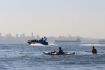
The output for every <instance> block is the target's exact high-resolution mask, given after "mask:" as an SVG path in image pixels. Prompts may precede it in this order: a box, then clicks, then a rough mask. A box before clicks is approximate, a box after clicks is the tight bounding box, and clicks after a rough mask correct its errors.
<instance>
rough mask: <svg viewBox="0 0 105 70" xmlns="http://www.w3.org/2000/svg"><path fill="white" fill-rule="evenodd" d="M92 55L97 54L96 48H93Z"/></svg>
mask: <svg viewBox="0 0 105 70" xmlns="http://www.w3.org/2000/svg"><path fill="white" fill-rule="evenodd" d="M92 53H93V54H97V50H96V48H95V47H94V46H93V48H92Z"/></svg>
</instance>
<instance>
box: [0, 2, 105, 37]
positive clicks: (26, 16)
mask: <svg viewBox="0 0 105 70" xmlns="http://www.w3.org/2000/svg"><path fill="white" fill-rule="evenodd" d="M104 3H105V1H104V0H1V1H0V33H2V34H7V33H12V34H13V35H14V34H22V33H25V34H26V35H30V33H31V32H33V33H34V34H36V35H40V36H68V35H72V36H82V37H93V38H105V32H104V30H105V20H104V18H105V4H104Z"/></svg>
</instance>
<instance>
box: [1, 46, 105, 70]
mask: <svg viewBox="0 0 105 70" xmlns="http://www.w3.org/2000/svg"><path fill="white" fill-rule="evenodd" d="M62 48H63V50H65V51H72V52H76V55H64V56H63V55H61V56H49V55H44V54H43V52H44V51H52V50H54V49H58V47H32V46H29V45H25V44H20V45H16V44H15V45H12V44H9V45H4V44H3V45H0V70H58V69H59V70H93V69H94V70H105V46H96V48H97V50H98V54H97V55H92V54H91V48H92V47H91V46H62Z"/></svg>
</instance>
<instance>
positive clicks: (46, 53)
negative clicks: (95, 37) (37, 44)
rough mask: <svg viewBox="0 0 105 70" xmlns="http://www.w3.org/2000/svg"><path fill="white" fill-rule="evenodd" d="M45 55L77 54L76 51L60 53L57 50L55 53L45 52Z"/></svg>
mask: <svg viewBox="0 0 105 70" xmlns="http://www.w3.org/2000/svg"><path fill="white" fill-rule="evenodd" d="M43 53H44V54H45V55H74V54H75V52H72V53H70V52H64V54H58V53H57V52H55V53H51V52H43Z"/></svg>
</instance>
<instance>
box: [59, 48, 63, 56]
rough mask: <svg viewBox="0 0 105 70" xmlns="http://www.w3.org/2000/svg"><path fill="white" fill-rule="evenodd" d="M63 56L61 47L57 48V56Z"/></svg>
mask: <svg viewBox="0 0 105 70" xmlns="http://www.w3.org/2000/svg"><path fill="white" fill-rule="evenodd" d="M61 54H64V52H63V50H62V48H61V47H59V51H58V55H61Z"/></svg>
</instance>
